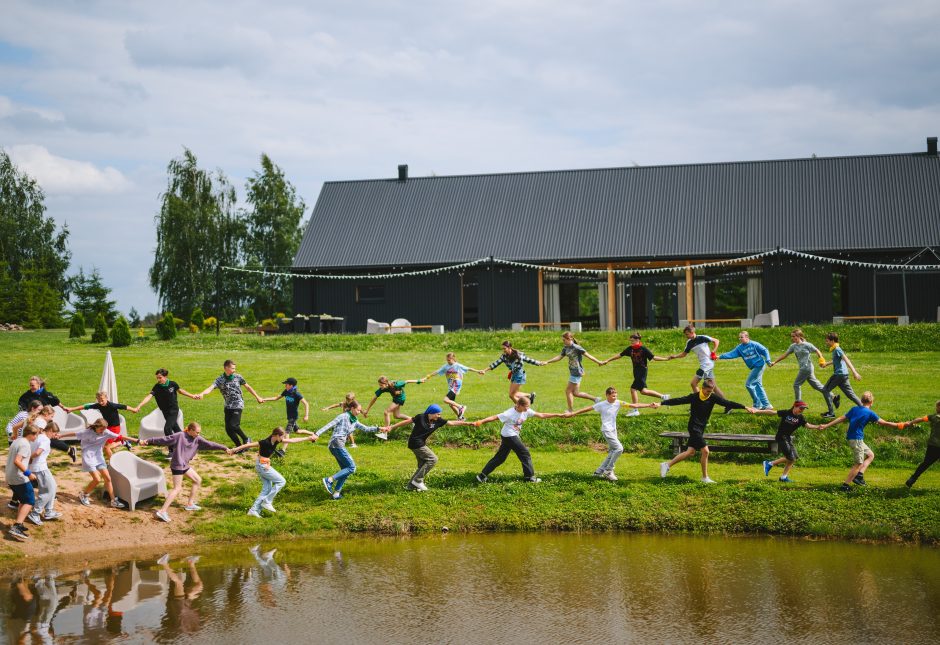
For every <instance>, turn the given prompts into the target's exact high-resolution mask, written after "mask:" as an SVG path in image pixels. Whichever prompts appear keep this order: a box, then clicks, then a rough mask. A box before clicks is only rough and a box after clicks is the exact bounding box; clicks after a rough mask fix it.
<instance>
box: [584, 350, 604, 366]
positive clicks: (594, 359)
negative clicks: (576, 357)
mask: <svg viewBox="0 0 940 645" xmlns="http://www.w3.org/2000/svg"><path fill="white" fill-rule="evenodd" d="M584 355H585V356H587V357H588V358H590V359H591V360H592V361H594V362H595V363H597V364H598V365H603V363H602V362H600V361H599V360H597V359H596V358H594V357H593V356H591V355H590V354H589V353H588V352H584Z"/></svg>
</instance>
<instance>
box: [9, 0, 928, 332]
mask: <svg viewBox="0 0 940 645" xmlns="http://www.w3.org/2000/svg"><path fill="white" fill-rule="evenodd" d="M938 23H940V3H938V2H936V0H923V1H921V0H890V1H875V0H853V1H840V0H833V1H828V2H818V1H817V0H814V1H812V2H806V1H802V0H787V1H786V2H782V1H774V0H768V1H766V2H753V1H744V2H739V1H735V0H729V1H726V2H701V0H697V1H696V0H659V1H658V2H655V3H650V2H633V1H627V0H618V1H612V2H608V1H596V2H591V1H585V2H581V3H574V2H571V1H570V0H568V1H564V2H556V1H555V0H538V1H535V0H511V1H503V0H473V1H472V2H469V1H461V0H454V1H450V2H447V1H445V2H440V1H437V2H426V1H424V0H409V1H407V2H398V1H396V0H383V1H381V2H368V1H362V2H356V1H353V2H335V1H334V2H320V1H313V0H311V1H298V2H289V1H280V0H269V1H268V2H264V3H260V2H259V3H253V2H239V1H237V0H236V1H231V0H230V1H228V2H202V1H198V0H187V1H186V2H176V1H173V0H165V1H163V2H158V3H157V2H154V3H129V2H123V1H119V0H112V1H101V2H98V1H94V0H81V1H79V0H75V1H72V2H68V1H58V2H56V1H52V0H50V1H45V2H28V1H19V0H0V148H3V149H4V150H5V151H6V152H7V153H8V154H9V155H10V156H11V157H12V158H13V160H14V162H15V163H16V164H17V166H18V167H19V168H20V169H21V170H23V171H25V172H26V173H28V174H29V175H30V176H32V177H33V178H34V179H36V180H37V181H38V182H39V183H40V185H41V186H42V187H43V189H44V191H45V194H46V205H47V208H48V210H47V214H48V215H49V216H50V217H52V218H54V219H55V220H56V222H58V223H60V224H61V223H67V225H68V227H69V230H70V231H71V236H70V246H71V250H72V268H71V271H72V272H77V271H78V269H79V268H80V267H81V268H84V269H85V270H86V271H88V270H90V269H91V268H92V267H96V268H97V269H98V270H99V271H100V272H101V275H102V276H103V278H104V282H105V285H106V286H108V287H109V288H111V289H112V294H113V297H114V298H115V299H116V300H117V302H118V309H120V310H121V311H124V312H127V311H129V310H130V308H131V307H134V308H136V309H137V310H138V311H139V312H140V313H141V314H143V313H146V312H152V311H157V310H158V309H159V303H158V302H157V298H156V295H155V294H154V293H153V291H152V289H151V288H150V286H149V281H148V277H147V272H148V269H149V268H150V266H151V265H152V264H153V262H154V248H155V244H156V237H155V229H154V217H155V215H156V214H157V213H158V210H159V205H160V196H161V194H162V192H163V191H164V190H165V189H166V168H167V164H168V163H169V162H170V161H171V160H172V159H173V158H176V157H179V156H180V155H181V154H182V152H183V150H184V148H188V149H190V150H191V151H192V152H193V153H194V154H195V155H196V157H197V159H198V161H199V164H200V166H201V167H203V168H206V169H209V170H216V169H219V170H221V171H222V172H224V173H225V174H226V175H227V176H228V177H229V179H230V180H231V181H232V183H233V184H234V185H235V186H236V187H237V188H238V191H239V200H240V204H244V185H245V179H246V178H247V177H250V176H252V174H253V173H254V172H255V171H257V170H258V169H259V168H260V161H259V159H260V156H261V154H262V153H265V154H267V155H268V156H269V157H271V159H272V160H273V161H274V162H275V163H277V164H278V165H279V166H280V167H281V168H282V169H283V170H284V172H285V174H286V176H287V178H288V179H289V180H290V181H291V182H292V183H293V184H294V186H295V187H296V188H297V192H298V194H299V195H300V196H301V197H302V198H303V199H304V200H305V202H306V203H307V205H308V214H309V208H312V207H313V205H314V204H315V203H316V200H317V196H318V195H319V192H320V188H321V186H322V184H323V182H324V181H331V180H344V179H372V178H382V177H394V176H396V174H397V166H398V164H401V163H407V164H408V165H409V172H410V174H411V175H412V176H425V175H430V174H437V175H462V174H475V173H491V172H513V171H530V170H553V169H571V168H600V167H620V166H631V165H643V166H646V165H659V164H675V163H708V162H719V161H743V160H755V159H784V158H796V157H807V156H810V155H812V154H816V155H818V156H841V155H856V154H883V153H898V152H920V151H923V150H926V137H928V136H937V134H938V132H940V64H938V61H940V38H937V37H936V32H935V30H936V25H937V24H938ZM442 243H445V241H443V240H442Z"/></svg>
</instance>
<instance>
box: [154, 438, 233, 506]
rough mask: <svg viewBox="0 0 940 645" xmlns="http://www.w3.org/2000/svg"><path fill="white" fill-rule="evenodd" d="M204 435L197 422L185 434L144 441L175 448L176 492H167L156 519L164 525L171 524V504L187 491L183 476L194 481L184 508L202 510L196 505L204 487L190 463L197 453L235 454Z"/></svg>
mask: <svg viewBox="0 0 940 645" xmlns="http://www.w3.org/2000/svg"><path fill="white" fill-rule="evenodd" d="M200 434H202V426H201V425H199V424H198V423H196V422H195V421H190V422H189V423H188V424H186V429H185V430H183V432H177V433H175V434H171V435H170V436H169V437H154V438H153V439H144V440H143V441H141V442H140V445H142V446H172V447H173V456H171V457H170V473H172V475H173V490H171V491H170V492H169V493H167V496H166V499H165V500H164V501H163V506H162V507H161V508H160V510H159V511H157V512H156V513H154V516H155V517H156V518H157V519H158V520H160V521H161V522H169V521H170V516H169V514H168V513H167V511H168V510H170V505H171V504H172V503H173V501H174V500H175V499H176V498H177V497H178V496H179V494H180V493H181V492H182V491H183V477H184V476H185V477H188V478H189V479H190V480H192V482H193V487H192V490H191V491H190V493H189V503H188V504H187V505H186V506H185V507H184V508H185V509H186V510H187V511H200V510H202V507H201V506H199V505H198V504H197V503H196V500H197V499H198V496H199V487H200V486H201V485H202V477H200V476H199V473H197V472H196V471H195V470H193V469H192V468H190V467H189V462H191V461H192V460H193V458H194V457H195V456H196V453H197V452H199V451H200V450H224V451H225V454H227V455H231V454H232V449H231V448H226V447H225V446H223V445H222V444H220V443H216V442H214V441H209V440H208V439H204V438H203V437H200V436H199V435H200Z"/></svg>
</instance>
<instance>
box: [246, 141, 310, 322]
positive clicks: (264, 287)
mask: <svg viewBox="0 0 940 645" xmlns="http://www.w3.org/2000/svg"><path fill="white" fill-rule="evenodd" d="M246 191H247V195H246V199H247V201H248V204H249V206H250V208H249V209H248V210H246V211H245V223H246V226H247V232H248V235H247V237H246V238H245V259H246V264H247V265H248V266H249V267H251V266H254V267H269V268H270V267H275V269H274V270H275V271H277V272H285V273H286V272H287V267H289V266H290V265H291V264H292V263H293V261H294V254H295V253H297V248H298V246H299V245H300V238H301V235H302V233H303V231H302V230H301V227H300V221H301V219H302V218H303V215H304V210H306V205H305V204H304V200H303V199H302V198H300V197H298V196H297V191H296V190H295V188H294V186H293V185H292V184H291V183H290V182H289V181H288V180H287V179H286V178H285V177H284V172H283V171H282V170H281V168H280V167H279V166H278V165H277V164H275V163H274V162H273V161H271V159H270V158H269V157H268V156H267V155H266V154H262V155H261V170H260V171H256V172H255V174H254V176H253V177H250V178H249V179H248V181H247V184H246ZM246 275H248V276H249V277H248V278H247V283H248V288H249V294H248V295H249V306H251V307H252V309H254V310H255V313H256V314H259V315H260V316H261V317H262V318H268V317H271V316H273V315H274V314H275V313H276V312H279V311H289V310H290V309H291V308H292V303H293V297H292V285H291V282H290V278H286V277H283V276H274V275H270V274H264V275H259V274H246Z"/></svg>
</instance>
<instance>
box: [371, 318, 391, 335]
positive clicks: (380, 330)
mask: <svg viewBox="0 0 940 645" xmlns="http://www.w3.org/2000/svg"><path fill="white" fill-rule="evenodd" d="M388 327H389V326H388V323H384V322H376V321H374V320H372V319H371V318H369V319H367V320H366V333H367V334H387V333H388Z"/></svg>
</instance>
